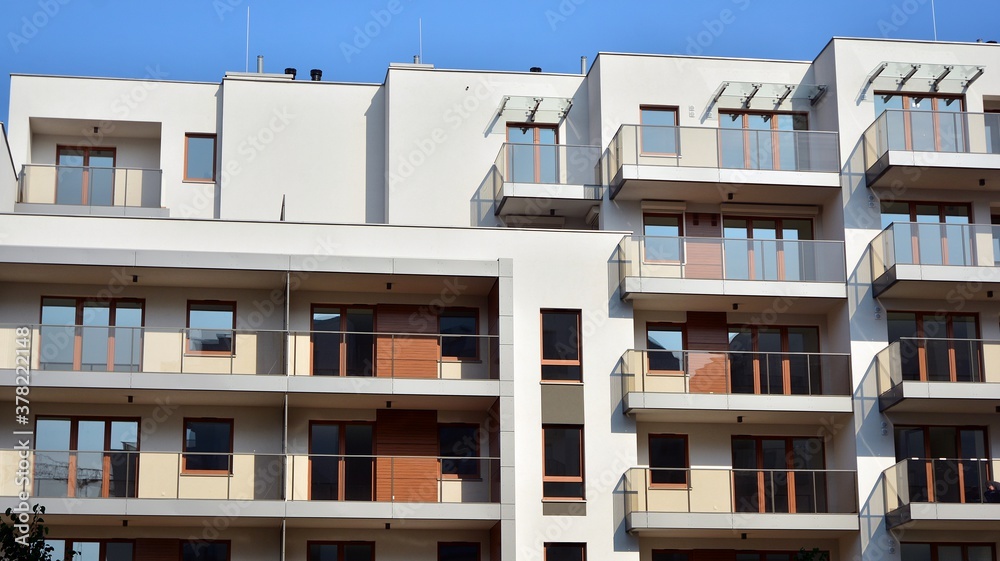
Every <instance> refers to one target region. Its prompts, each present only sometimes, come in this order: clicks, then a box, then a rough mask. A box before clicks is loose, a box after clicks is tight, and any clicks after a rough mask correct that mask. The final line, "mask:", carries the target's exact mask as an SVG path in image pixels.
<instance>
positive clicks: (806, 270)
mask: <svg viewBox="0 0 1000 561" xmlns="http://www.w3.org/2000/svg"><path fill="white" fill-rule="evenodd" d="M722 236H723V237H724V238H725V242H724V243H725V248H724V254H725V258H726V276H727V278H731V279H740V280H782V281H815V280H818V278H817V276H818V275H817V273H816V271H817V263H816V262H817V261H822V260H823V257H822V254H821V255H819V256H817V255H816V252H817V251H819V249H818V247H822V246H817V245H816V244H809V243H808V241H810V240H812V239H813V224H812V220H810V219H808V218H738V217H730V216H727V217H725V218H724V219H723V221H722ZM801 242H807V243H801Z"/></svg>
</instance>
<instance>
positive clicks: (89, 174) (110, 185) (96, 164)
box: [55, 146, 115, 206]
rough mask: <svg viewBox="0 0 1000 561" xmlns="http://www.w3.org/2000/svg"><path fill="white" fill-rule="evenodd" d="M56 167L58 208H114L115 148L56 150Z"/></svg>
mask: <svg viewBox="0 0 1000 561" xmlns="http://www.w3.org/2000/svg"><path fill="white" fill-rule="evenodd" d="M56 165H57V167H56V193H55V203H56V204H60V205H90V206H113V205H114V200H115V194H114V193H115V169H114V168H115V149H114V148H97V147H90V146H57V147H56Z"/></svg>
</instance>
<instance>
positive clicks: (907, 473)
mask: <svg viewBox="0 0 1000 561" xmlns="http://www.w3.org/2000/svg"><path fill="white" fill-rule="evenodd" d="M997 468H998V466H997V465H996V462H995V461H991V460H989V459H985V458H971V459H956V458H908V459H905V460H902V461H901V462H899V463H897V464H895V465H893V466H892V467H890V468H889V469H887V470H885V471H884V472H883V473H882V480H883V482H884V484H885V485H884V487H885V504H886V512H892V511H894V510H896V509H899V508H902V507H905V506H908V505H910V504H912V503H952V504H954V503H959V504H970V503H997V502H1000V491H994V492H991V491H990V490H989V484H990V482H991V481H992V480H991V473H995V472H996V469H997Z"/></svg>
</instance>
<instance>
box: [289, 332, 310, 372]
mask: <svg viewBox="0 0 1000 561" xmlns="http://www.w3.org/2000/svg"><path fill="white" fill-rule="evenodd" d="M290 337H291V341H290V342H289V348H291V349H292V352H291V353H289V354H291V355H292V361H293V363H292V368H290V369H289V372H291V373H292V375H293V376H308V375H310V374H312V337H311V336H310V335H309V334H308V333H296V334H293V335H290Z"/></svg>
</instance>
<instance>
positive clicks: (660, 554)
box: [653, 549, 757, 561]
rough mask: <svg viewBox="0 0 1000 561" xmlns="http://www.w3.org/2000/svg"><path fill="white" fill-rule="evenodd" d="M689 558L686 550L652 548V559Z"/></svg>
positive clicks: (654, 560) (675, 560)
mask: <svg viewBox="0 0 1000 561" xmlns="http://www.w3.org/2000/svg"><path fill="white" fill-rule="evenodd" d="M736 555H737V561H740V559H739V555H740V554H739V553H737V554H736ZM690 559H691V553H690V552H687V551H657V550H655V549H654V550H653V561H689V560H690ZM747 561H757V560H756V559H751V560H747Z"/></svg>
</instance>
